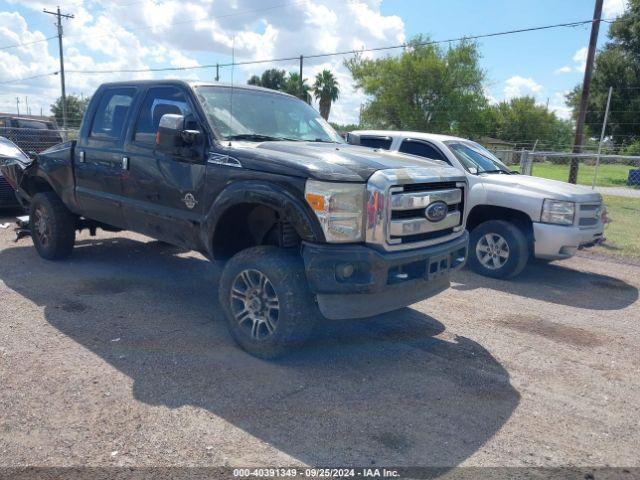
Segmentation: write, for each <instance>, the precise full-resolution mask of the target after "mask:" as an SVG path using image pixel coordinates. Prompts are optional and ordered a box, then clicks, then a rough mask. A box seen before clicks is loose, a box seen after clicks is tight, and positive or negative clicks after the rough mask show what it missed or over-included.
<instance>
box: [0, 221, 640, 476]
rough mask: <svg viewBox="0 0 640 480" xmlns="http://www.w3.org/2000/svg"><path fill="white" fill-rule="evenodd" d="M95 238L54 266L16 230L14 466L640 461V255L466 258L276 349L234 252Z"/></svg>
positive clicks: (7, 307)
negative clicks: (246, 298)
mask: <svg viewBox="0 0 640 480" xmlns="http://www.w3.org/2000/svg"><path fill="white" fill-rule="evenodd" d="M5 221H12V216H11V215H10V214H9V213H4V214H3V213H0V223H2V222H5ZM78 240H79V241H78V246H77V248H76V250H75V252H74V255H73V257H72V258H71V259H70V260H68V261H64V262H61V263H50V262H45V261H43V260H40V259H39V258H38V257H37V256H36V253H35V251H34V249H33V247H32V245H31V240H30V239H24V240H22V241H20V242H19V243H13V232H12V231H11V230H0V385H1V388H0V465H4V466H15V465H33V464H37V465H79V464H89V465H137V466H141V465H216V466H221V465H232V466H265V465H299V464H308V465H346V464H351V465H360V466H367V465H395V466H402V465H430V466H433V465H438V466H456V465H482V466H487V465H492V466H502V465H516V466H532V465H544V466H558V465H578V466H585V465H598V466H604V465H611V466H638V465H639V464H640V460H639V456H638V451H640V433H639V431H638V425H639V422H640V375H639V373H640V372H639V368H640V367H639V365H640V361H639V360H640V348H639V345H640V302H639V301H638V288H640V266H633V265H628V264H624V263H614V261H612V260H602V259H597V258H593V257H584V256H583V257H578V258H574V259H572V260H569V261H565V262H562V263H558V264H551V265H546V266H540V265H535V266H532V267H531V268H530V269H529V270H528V271H527V272H526V273H525V274H524V275H522V277H520V278H519V279H518V280H516V281H513V282H502V281H494V280H488V279H485V278H482V277H479V276H477V275H475V274H472V273H470V272H468V271H463V272H461V273H460V274H458V275H457V276H456V277H455V284H454V285H453V288H451V289H450V290H449V291H447V292H445V293H443V294H441V295H440V296H438V297H437V298H434V299H431V300H428V301H425V302H422V303H419V304H416V305H414V306H413V307H412V308H406V309H403V310H401V311H399V312H395V313H392V314H387V315H383V316H380V317H377V318H374V319H369V320H363V321H352V322H339V323H328V324H326V325H322V326H321V327H320V328H319V329H318V332H317V333H316V335H315V338H314V340H313V342H312V343H311V344H310V345H309V346H308V347H307V348H306V349H304V350H303V351H300V352H299V353H297V354H295V355H293V356H291V357H289V358H287V359H285V360H281V361H278V362H264V361H260V360H257V359H255V358H252V357H250V356H249V355H247V354H245V353H243V352H242V351H240V350H239V349H238V348H236V346H235V345H234V344H233V343H232V341H231V339H230V337H229V335H228V334H227V333H226V330H225V327H224V325H223V323H222V319H221V315H220V310H219V308H218V306H217V304H216V284H217V280H218V277H219V274H220V265H216V264H212V263H209V262H206V261H205V260H203V259H202V258H201V257H200V256H198V255H196V254H193V253H181V252H179V251H177V250H176V249H174V248H172V247H168V246H165V245H162V244H160V243H157V242H154V241H151V240H149V239H147V238H145V237H141V236H137V235H133V234H128V233H127V234H105V233H99V235H98V236H97V237H94V238H91V237H89V236H88V234H87V233H84V234H82V235H81V236H80V237H79V239H78Z"/></svg>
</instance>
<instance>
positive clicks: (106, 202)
mask: <svg viewBox="0 0 640 480" xmlns="http://www.w3.org/2000/svg"><path fill="white" fill-rule="evenodd" d="M135 94H136V88H135V87H114V88H107V89H105V90H102V91H101V92H99V95H100V99H99V101H98V104H97V106H96V108H95V109H94V110H93V111H92V112H90V114H92V115H93V117H92V118H91V122H90V125H89V127H88V129H87V130H86V131H84V132H83V136H82V137H81V140H80V141H79V143H78V145H77V148H76V149H75V159H74V165H75V167H74V172H75V177H76V178H75V179H76V199H77V203H78V207H79V209H80V213H82V215H83V216H85V217H87V218H89V219H92V220H98V221H100V222H104V223H106V224H109V225H112V226H114V227H120V228H124V227H125V225H124V217H123V214H122V187H121V180H120V179H121V176H122V165H123V156H124V150H123V148H124V147H123V140H124V132H125V130H126V128H125V126H126V125H127V121H128V119H129V116H130V113H131V105H132V103H133V99H134V97H135Z"/></svg>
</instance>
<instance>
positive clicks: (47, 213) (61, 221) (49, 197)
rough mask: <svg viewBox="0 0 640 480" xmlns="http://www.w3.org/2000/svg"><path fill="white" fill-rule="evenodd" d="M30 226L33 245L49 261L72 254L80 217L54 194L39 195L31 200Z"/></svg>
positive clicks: (43, 193) (44, 193)
mask: <svg viewBox="0 0 640 480" xmlns="http://www.w3.org/2000/svg"><path fill="white" fill-rule="evenodd" d="M29 226H30V229H31V237H32V238H33V245H34V246H35V247H36V250H37V251H38V254H39V255H40V256H41V257H42V258H45V259H47V260H59V259H62V258H66V257H68V256H69V255H71V251H72V250H73V244H74V243H75V240H76V217H75V215H73V213H71V212H70V211H69V210H68V209H67V207H65V206H64V204H63V203H62V200H60V198H58V196H57V195H56V194H55V193H53V192H42V193H38V194H36V195H35V196H34V197H33V199H32V200H31V208H30V211H29Z"/></svg>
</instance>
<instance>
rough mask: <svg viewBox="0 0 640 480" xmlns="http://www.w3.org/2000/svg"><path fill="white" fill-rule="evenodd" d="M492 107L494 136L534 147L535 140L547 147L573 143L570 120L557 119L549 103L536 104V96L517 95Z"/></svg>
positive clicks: (552, 147) (554, 148) (492, 131)
mask: <svg viewBox="0 0 640 480" xmlns="http://www.w3.org/2000/svg"><path fill="white" fill-rule="evenodd" d="M490 108H491V110H492V111H491V114H490V117H491V124H492V125H491V127H490V130H489V132H490V134H491V136H492V137H496V138H500V139H502V140H508V141H511V142H514V143H518V144H520V145H521V146H523V147H526V148H533V145H534V144H535V141H536V140H539V147H542V148H544V149H553V150H558V149H566V148H567V146H568V145H569V144H570V143H571V140H572V133H573V126H572V124H571V122H569V121H564V120H560V119H558V117H556V115H555V113H553V112H550V111H549V110H548V109H547V108H546V107H544V106H542V105H537V104H536V101H535V99H534V98H533V97H528V96H525V97H517V98H512V99H511V100H509V101H503V102H500V103H499V104H497V105H495V106H492V107H490Z"/></svg>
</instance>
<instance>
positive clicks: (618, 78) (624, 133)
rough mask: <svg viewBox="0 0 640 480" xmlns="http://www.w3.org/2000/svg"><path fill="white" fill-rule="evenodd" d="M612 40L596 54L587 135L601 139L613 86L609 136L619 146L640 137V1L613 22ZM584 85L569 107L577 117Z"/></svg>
mask: <svg viewBox="0 0 640 480" xmlns="http://www.w3.org/2000/svg"><path fill="white" fill-rule="evenodd" d="M608 36H609V40H608V42H607V43H606V44H605V45H604V47H603V48H602V50H601V51H599V52H598V53H597V55H596V60H595V68H594V72H593V77H592V80H591V88H590V93H589V100H588V103H587V117H586V127H587V128H586V133H587V134H589V135H591V136H594V137H598V136H599V135H600V130H601V128H602V122H603V120H604V111H605V106H606V103H607V95H608V92H609V87H613V94H612V96H611V107H610V114H609V120H608V122H607V123H608V126H607V132H606V133H607V135H611V136H612V138H613V141H614V142H615V144H617V145H618V146H620V145H623V144H629V143H632V142H634V141H635V140H637V139H639V138H640V123H639V122H638V112H640V0H629V2H628V8H627V10H626V11H625V13H623V14H622V15H621V16H619V17H618V18H617V19H616V20H614V21H613V23H612V24H611V27H610V28H609V34H608ZM581 93H582V85H581V84H580V85H576V87H575V88H574V89H573V91H572V92H571V93H569V95H567V104H568V105H569V106H571V107H573V114H574V118H575V117H576V116H577V114H578V108H579V103H580V96H581Z"/></svg>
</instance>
